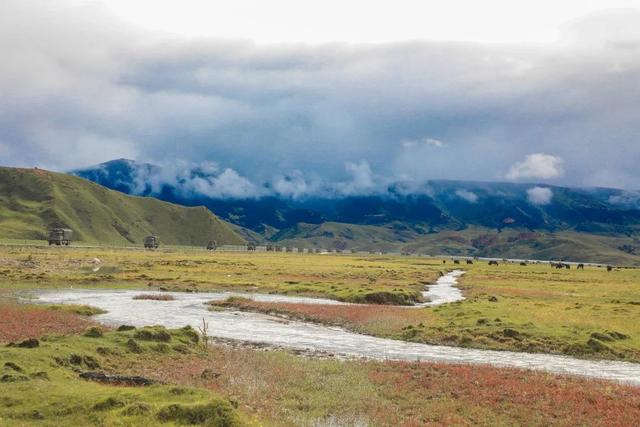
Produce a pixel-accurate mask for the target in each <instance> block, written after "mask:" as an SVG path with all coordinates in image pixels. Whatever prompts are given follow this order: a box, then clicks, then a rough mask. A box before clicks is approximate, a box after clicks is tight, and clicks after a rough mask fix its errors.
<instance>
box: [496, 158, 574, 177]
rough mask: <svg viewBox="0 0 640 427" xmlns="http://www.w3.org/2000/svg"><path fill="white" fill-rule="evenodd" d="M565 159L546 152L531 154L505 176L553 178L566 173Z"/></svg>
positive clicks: (513, 166) (512, 167)
mask: <svg viewBox="0 0 640 427" xmlns="http://www.w3.org/2000/svg"><path fill="white" fill-rule="evenodd" d="M563 164H564V160H562V158H561V157H557V156H552V155H550V154H545V153H535V154H529V155H527V156H526V157H525V159H524V160H523V161H521V162H517V163H515V164H514V165H512V166H511V168H510V169H509V172H507V174H506V176H505V178H507V179H511V180H518V179H551V178H559V177H561V176H562V175H564V169H563Z"/></svg>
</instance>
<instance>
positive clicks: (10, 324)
mask: <svg viewBox="0 0 640 427" xmlns="http://www.w3.org/2000/svg"><path fill="white" fill-rule="evenodd" d="M93 324H94V323H93V322H91V321H89V320H87V319H85V318H83V317H82V316H80V315H77V314H75V313H70V312H67V311H63V310H48V309H46V308H44V307H37V306H29V305H15V304H0V342H12V341H18V340H23V339H26V338H38V337H41V336H43V335H70V334H77V333H80V332H82V331H84V330H85V329H86V328H87V327H88V326H90V325H93Z"/></svg>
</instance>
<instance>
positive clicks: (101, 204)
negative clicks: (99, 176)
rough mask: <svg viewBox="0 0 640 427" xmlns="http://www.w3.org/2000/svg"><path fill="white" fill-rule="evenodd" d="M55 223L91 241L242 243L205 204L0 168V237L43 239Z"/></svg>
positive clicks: (42, 172)
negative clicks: (190, 204)
mask: <svg viewBox="0 0 640 427" xmlns="http://www.w3.org/2000/svg"><path fill="white" fill-rule="evenodd" d="M53 227H65V228H71V229H72V230H73V239H74V240H81V241H83V242H89V243H92V242H95V243H101V244H113V245H141V244H142V242H143V239H144V237H145V236H147V235H150V234H157V235H159V236H160V239H161V244H174V245H198V246H204V245H206V244H207V242H208V241H209V240H217V241H218V242H219V243H221V244H243V243H245V242H244V240H243V239H242V238H241V237H240V236H239V235H238V234H237V233H236V232H235V231H234V230H233V229H232V226H230V225H229V224H227V223H226V222H224V221H222V220H220V219H219V218H217V217H216V216H215V215H213V214H212V213H211V212H210V211H209V210H207V209H205V208H203V207H184V206H179V205H175V204H171V203H167V202H163V201H160V200H156V199H154V198H151V197H132V196H128V195H125V194H122V193H120V192H117V191H112V190H109V189H107V188H105V187H103V186H100V185H98V184H95V183H92V182H89V181H87V180H85V179H82V178H79V177H75V176H70V175H67V174H60V173H55V172H49V171H45V170H42V169H20V168H4V167H0V238H3V239H29V240H45V239H46V237H47V233H48V230H50V229H51V228H53Z"/></svg>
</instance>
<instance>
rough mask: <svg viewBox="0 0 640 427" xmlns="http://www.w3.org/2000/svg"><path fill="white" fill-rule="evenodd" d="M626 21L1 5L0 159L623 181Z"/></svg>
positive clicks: (587, 12)
mask: <svg viewBox="0 0 640 427" xmlns="http://www.w3.org/2000/svg"><path fill="white" fill-rule="evenodd" d="M639 24H640V0H634V1H628V0H627V1H623V0H607V1H600V0H598V1H573V0H563V1H561V2H558V1H518V2H514V1H498V0H487V1H483V2H478V1H462V0H453V1H447V2H424V1H413V0H396V1H360V0H355V1H350V2H344V1H342V2H338V1H333V0H331V1H322V2H300V1H294V0H285V1H283V0H280V1H278V0H276V1H269V2H264V1H248V0H237V1H233V2H211V1H195V0H182V1H161V0H153V1H152V0H148V1H146V0H145V1H135V0H126V1H125V0H111V1H108V2H107V1H103V2H101V1H91V0H68V1H66V0H59V1H46V0H40V1H34V0H4V1H2V2H1V3H0V55H1V56H2V59H1V60H0V164H2V165H5V166H24V167H33V166H38V167H42V168H47V169H51V170H58V171H66V170H70V169H76V168H82V167H86V166H89V165H94V164H97V163H100V162H104V161H107V160H111V159H116V158H128V159H133V160H136V161H139V162H151V163H155V164H159V165H164V166H166V167H168V168H170V169H171V168H172V169H173V170H175V169H179V168H185V169H188V168H194V167H198V168H207V169H208V170H210V171H212V173H214V174H215V175H216V176H217V180H216V183H215V185H217V186H218V191H223V192H224V191H225V190H224V189H225V188H229V189H234V188H237V189H240V190H239V191H242V192H245V193H247V194H249V193H251V192H252V191H257V190H255V189H256V188H259V187H260V185H261V183H268V185H269V186H270V187H271V188H279V189H281V192H282V194H291V195H300V194H308V193H313V191H315V190H314V189H316V188H320V187H322V186H323V185H324V184H325V183H327V182H331V183H334V184H333V186H334V187H335V188H339V189H340V191H342V192H343V193H344V194H351V193H358V192H367V191H375V190H377V189H379V187H380V186H384V185H388V184H389V183H390V182H397V181H402V182H405V183H408V184H409V187H410V184H411V183H415V184H416V185H417V184H418V183H420V182H423V181H425V180H428V179H462V180H484V181H513V182H522V181H526V182H537V183H541V184H556V185H572V186H607V187H617V188H624V189H630V190H638V189H640V168H638V167H637V162H638V160H639V159H640V108H639V106H640V25H639ZM233 191H235V190H233ZM461 197H472V196H469V195H461ZM529 197H530V199H531V200H535V201H536V202H539V203H542V204H544V203H545V201H546V200H547V199H548V195H547V194H546V193H545V191H544V187H540V190H536V191H534V192H532V193H531V194H530V195H529Z"/></svg>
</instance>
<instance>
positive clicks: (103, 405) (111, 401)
mask: <svg viewBox="0 0 640 427" xmlns="http://www.w3.org/2000/svg"><path fill="white" fill-rule="evenodd" d="M123 406H124V402H123V401H122V400H120V399H118V398H116V397H107V398H106V399H105V400H103V401H100V402H98V403H96V404H95V405H93V409H95V410H96V411H107V410H109V409H113V408H122V407H123Z"/></svg>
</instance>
